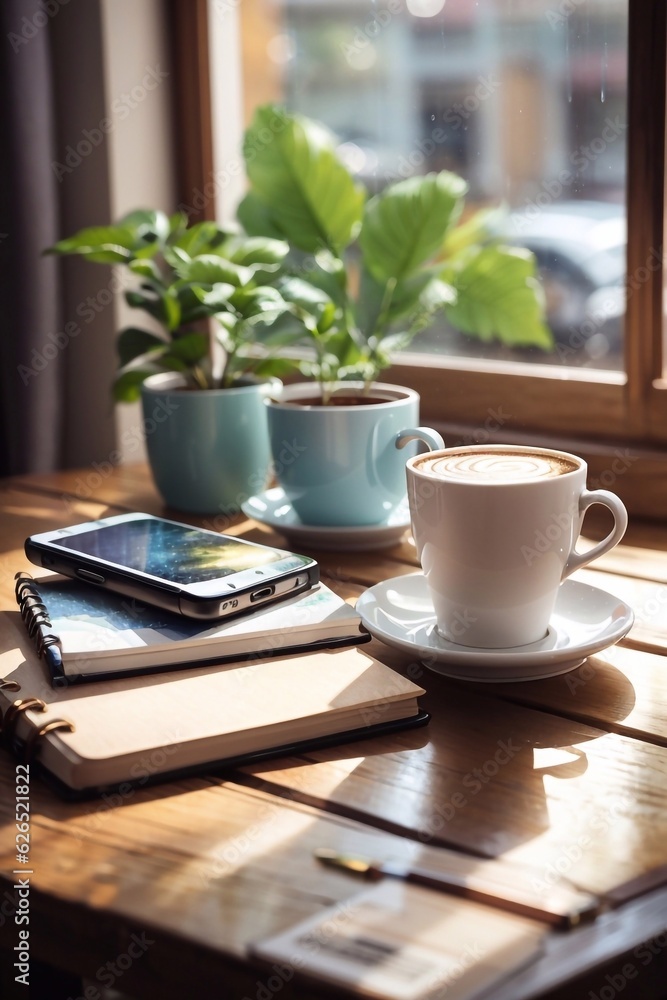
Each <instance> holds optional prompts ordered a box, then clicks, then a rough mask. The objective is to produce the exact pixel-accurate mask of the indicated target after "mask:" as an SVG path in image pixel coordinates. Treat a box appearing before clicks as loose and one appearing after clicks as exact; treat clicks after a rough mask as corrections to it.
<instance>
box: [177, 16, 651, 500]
mask: <svg viewBox="0 0 667 1000" xmlns="http://www.w3.org/2000/svg"><path fill="white" fill-rule="evenodd" d="M168 5H169V6H168V13H169V19H170V25H171V31H172V39H173V53H174V66H175V73H176V90H177V92H179V94H180V97H179V101H178V103H177V105H176V107H175V116H176V128H175V134H176V135H177V136H179V145H180V147H181V150H183V149H184V147H187V149H186V152H185V154H184V155H185V159H183V157H181V162H180V163H179V182H180V196H181V200H182V201H183V202H184V203H186V204H187V203H188V199H189V198H191V196H192V192H193V191H195V190H197V189H199V190H203V188H204V185H205V184H206V182H207V180H209V179H210V178H211V177H212V176H213V171H214V166H213V152H212V150H213V141H212V122H211V114H210V108H211V95H210V86H209V77H208V72H209V51H208V21H207V18H208V4H207V0H168ZM628 6H629V38H628V131H627V220H628V242H627V274H628V275H636V276H638V280H637V281H636V282H635V287H634V288H633V289H632V292H631V294H629V295H628V298H627V308H626V320H625V329H626V335H625V338H624V341H625V372H624V373H621V372H602V371H599V372H595V373H593V372H591V371H589V370H588V369H572V368H568V369H565V370H563V369H559V368H557V367H553V366H547V365H530V367H528V366H527V365H525V364H520V363H516V364H512V363H508V362H491V361H488V362H486V361H477V360H472V359H466V358H451V357H447V356H442V357H440V356H436V355H428V359H426V358H425V356H424V355H405V356H401V359H400V361H397V363H396V364H394V365H393V366H392V368H390V369H388V371H387V372H386V373H384V374H383V381H389V382H394V383H399V384H405V385H410V386H411V387H412V388H414V389H416V390H417V391H418V392H419V393H420V395H421V400H422V419H423V420H424V421H428V422H430V423H432V424H435V425H436V426H438V427H439V428H441V429H443V430H444V432H445V434H446V435H447V440H448V442H451V443H454V442H455V441H457V440H471V439H483V440H505V441H509V440H514V441H524V442H526V443H549V444H552V445H553V444H555V445H559V446H561V447H566V448H569V449H571V450H576V451H577V452H578V453H579V454H581V455H583V456H584V457H585V458H586V459H587V460H588V462H589V465H590V468H591V475H592V477H593V478H595V477H596V475H597V480H598V481H601V482H602V485H604V484H605V481H609V480H610V479H611V477H612V475H616V480H617V481H615V482H614V485H613V487H612V488H614V489H615V490H616V491H617V492H619V493H620V494H621V495H622V496H623V498H624V500H625V501H626V503H627V504H628V506H629V508H630V510H631V513H635V514H638V515H641V516H647V517H662V516H664V513H665V512H666V511H667V452H665V450H663V449H664V447H665V446H666V445H667V379H666V378H665V377H664V375H663V359H662V354H663V351H662V342H663V332H662V328H663V267H659V268H658V269H657V270H654V271H653V270H650V269H649V267H648V266H647V263H648V262H649V259H650V260H651V263H652V262H653V261H655V260H656V259H657V260H662V246H663V234H664V229H663V216H664V195H665V90H666V81H667V71H666V67H667V4H665V0H629V3H628ZM647 39H650V51H647V49H648V46H647V44H646V40H647ZM194 60H196V64H195V63H194ZM179 80H181V81H183V82H184V83H185V82H186V81H187V84H186V86H185V87H184V88H183V89H181V88H180V87H179ZM214 215H215V204H214V199H210V200H209V201H208V203H207V207H206V216H207V217H209V218H212V217H214ZM651 253H653V257H652V258H651ZM656 255H657V256H656ZM592 399H594V401H595V405H594V406H591V400H592ZM619 455H626V456H629V458H627V459H626V461H627V462H628V464H627V468H626V469H625V471H624V472H623V473H622V474H618V473H612V471H611V470H612V466H613V467H614V468H616V469H618V468H619V466H620V465H621V463H622V460H621V459H619V457H618V456H619ZM605 473H606V478H605ZM663 484H664V485H663ZM609 485H611V483H609Z"/></svg>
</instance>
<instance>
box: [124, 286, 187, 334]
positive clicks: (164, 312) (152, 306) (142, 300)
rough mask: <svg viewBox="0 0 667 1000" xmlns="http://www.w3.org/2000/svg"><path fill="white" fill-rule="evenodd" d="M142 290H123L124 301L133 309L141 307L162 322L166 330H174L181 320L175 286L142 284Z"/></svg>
mask: <svg viewBox="0 0 667 1000" xmlns="http://www.w3.org/2000/svg"><path fill="white" fill-rule="evenodd" d="M141 288H142V291H134V290H130V291H128V292H125V301H126V302H127V304H128V305H130V306H132V308H133V309H143V310H144V311H145V312H147V313H148V314H149V315H150V316H154V317H155V319H157V320H159V322H160V323H164V325H165V326H166V327H167V329H168V330H176V329H177V328H178V326H179V325H180V322H181V307H180V304H179V301H178V292H177V290H176V289H175V288H173V287H172V288H168V289H166V290H162V289H160V288H156V287H155V286H154V285H150V284H147V283H146V284H143V285H142V286H141Z"/></svg>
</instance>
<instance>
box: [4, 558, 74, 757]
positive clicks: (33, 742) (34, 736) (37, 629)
mask: <svg viewBox="0 0 667 1000" xmlns="http://www.w3.org/2000/svg"><path fill="white" fill-rule="evenodd" d="M15 579H16V588H15V589H16V600H17V602H18V605H19V610H20V612H21V617H22V618H23V621H24V622H25V625H26V628H27V630H28V635H29V636H30V638H31V639H33V640H34V641H35V645H36V647H37V652H38V653H39V655H40V656H43V655H44V650H45V649H47V648H48V647H49V646H52V645H59V644H60V643H59V640H58V637H57V636H55V635H53V633H51V632H47V631H46V630H47V629H49V628H50V627H51V622H50V620H49V616H48V614H47V613H46V607H45V605H44V603H43V602H42V601H41V600H40V598H39V595H38V594H37V593H36V592H35V591H34V590H33V589H32V588H33V583H34V581H33V578H32V577H31V576H30V575H29V574H27V573H17V574H16V578H15ZM0 690H3V691H20V690H21V685H20V684H19V683H18V681H14V680H11V679H10V678H7V677H0ZM47 707H48V706H47V705H46V703H45V702H43V701H42V699H41V698H35V697H33V696H32V695H28V696H26V697H25V698H17V699H16V701H13V702H12V704H11V705H10V706H9V708H7V709H6V710H5V713H4V715H3V714H2V712H1V711H0V740H1V741H2V745H3V746H4V747H5V748H6V749H7V750H9V751H10V752H11V753H14V755H15V756H17V757H19V758H20V760H21V762H22V763H24V764H29V763H30V761H31V760H33V758H34V756H35V754H36V753H37V751H38V749H39V743H40V740H42V739H43V738H44V736H46V735H47V733H52V732H55V731H56V730H67V731H68V732H70V733H73V732H74V723H72V722H70V721H69V720H68V719H50V720H49V721H48V722H45V723H44V724H43V725H41V726H33V727H32V728H31V730H30V733H29V735H28V736H27V737H26V738H25V740H19V739H18V737H17V735H16V726H17V723H18V721H19V719H20V718H21V716H22V715H23V713H24V712H27V711H33V712H45V711H46V710H47Z"/></svg>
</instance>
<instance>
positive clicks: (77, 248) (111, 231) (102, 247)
mask: <svg viewBox="0 0 667 1000" xmlns="http://www.w3.org/2000/svg"><path fill="white" fill-rule="evenodd" d="M134 243H135V236H134V233H133V232H132V230H131V229H126V228H125V227H123V226H90V227H88V228H87V229H80V230H79V231H78V232H77V233H74V235H73V236H69V237H67V239H64V240H59V241H58V242H57V243H55V244H54V245H53V246H52V247H49V249H48V250H47V251H46V253H60V254H67V253H75V254H82V255H83V256H86V257H88V258H89V259H90V260H93V261H97V262H99V263H102V264H110V263H116V262H117V261H121V262H123V261H127V260H129V259H130V258H131V257H132V252H131V250H132V247H133V246H134Z"/></svg>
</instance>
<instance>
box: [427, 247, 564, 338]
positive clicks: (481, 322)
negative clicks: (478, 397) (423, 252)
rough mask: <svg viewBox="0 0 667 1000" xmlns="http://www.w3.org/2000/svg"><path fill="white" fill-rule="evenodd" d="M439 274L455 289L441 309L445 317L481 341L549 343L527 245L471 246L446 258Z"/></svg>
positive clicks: (542, 305)
mask: <svg viewBox="0 0 667 1000" xmlns="http://www.w3.org/2000/svg"><path fill="white" fill-rule="evenodd" d="M449 264H450V265H451V266H449V267H447V268H446V269H445V270H444V271H443V278H444V280H445V281H446V282H448V283H451V284H452V285H453V286H454V288H455V290H456V294H457V299H456V302H455V303H454V304H453V305H449V306H447V308H446V314H447V318H448V319H449V321H450V322H451V323H452V324H453V325H454V326H456V327H457V328H458V329H459V330H462V331H463V332H464V333H469V334H474V335H475V336H477V337H479V338H480V339H481V340H485V341H489V340H492V339H493V338H494V337H497V338H498V340H500V341H501V342H502V343H504V344H509V345H510V346H513V347H541V348H543V349H544V350H549V349H550V348H551V347H553V336H552V334H551V331H550V330H549V328H548V327H547V326H546V324H545V322H544V296H543V294H542V289H541V287H540V284H539V281H538V279H537V277H536V272H535V258H534V256H533V254H532V253H530V252H529V251H528V250H519V249H515V248H510V247H502V246H488V247H482V248H479V247H478V248H471V249H470V250H468V251H466V252H464V253H463V254H462V255H461V256H460V257H459V258H455V259H454V260H452V261H450V262H449Z"/></svg>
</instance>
